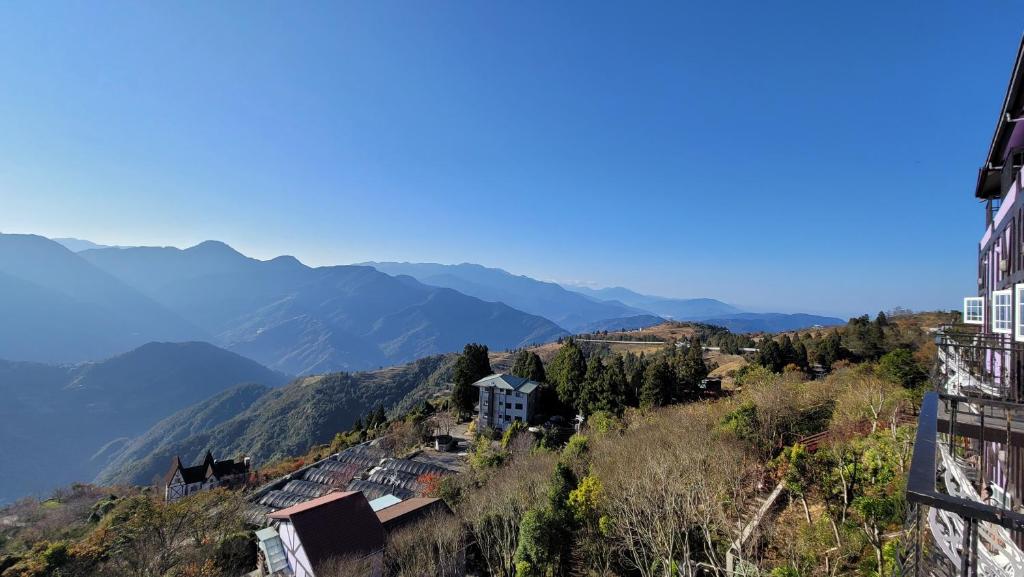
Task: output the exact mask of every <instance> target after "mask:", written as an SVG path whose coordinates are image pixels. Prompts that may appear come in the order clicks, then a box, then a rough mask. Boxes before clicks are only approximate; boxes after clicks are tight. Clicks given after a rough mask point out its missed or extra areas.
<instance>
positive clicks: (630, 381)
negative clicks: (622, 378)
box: [624, 352, 648, 407]
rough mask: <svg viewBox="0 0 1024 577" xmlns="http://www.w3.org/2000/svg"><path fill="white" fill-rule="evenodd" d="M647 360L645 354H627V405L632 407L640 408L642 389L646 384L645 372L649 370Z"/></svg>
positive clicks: (625, 364)
mask: <svg viewBox="0 0 1024 577" xmlns="http://www.w3.org/2000/svg"><path fill="white" fill-rule="evenodd" d="M647 365H648V363H647V359H646V358H644V354H643V353H640V354H639V355H634V354H633V353H631V352H629V353H626V357H625V362H624V366H625V369H626V404H627V405H628V406H630V407H638V406H640V389H641V388H642V387H643V384H644V372H645V371H646V370H647Z"/></svg>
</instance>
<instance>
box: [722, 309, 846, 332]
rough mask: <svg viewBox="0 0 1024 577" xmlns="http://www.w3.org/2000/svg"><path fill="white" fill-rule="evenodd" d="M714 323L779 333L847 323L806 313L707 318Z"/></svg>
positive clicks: (731, 329)
mask: <svg viewBox="0 0 1024 577" xmlns="http://www.w3.org/2000/svg"><path fill="white" fill-rule="evenodd" d="M702 322H706V323H708V324H712V325H718V326H720V327H725V328H727V329H729V330H730V331H732V332H734V333H758V332H762V333H778V332H783V331H792V330H796V329H806V328H810V327H813V326H818V325H820V326H823V327H831V326H838V325H843V324H846V321H844V320H842V319H840V318H837V317H825V316H820V315H809V314H804V313H794V314H785V313H736V314H733V315H728V316H724V317H718V318H711V319H705V320H704V321H702Z"/></svg>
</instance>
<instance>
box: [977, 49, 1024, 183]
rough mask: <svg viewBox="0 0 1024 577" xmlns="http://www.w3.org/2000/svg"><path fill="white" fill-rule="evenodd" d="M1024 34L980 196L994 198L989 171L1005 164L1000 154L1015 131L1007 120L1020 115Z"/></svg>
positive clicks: (984, 168)
mask: <svg viewBox="0 0 1024 577" xmlns="http://www.w3.org/2000/svg"><path fill="white" fill-rule="evenodd" d="M1022 75H1024V36H1021V40H1020V44H1019V45H1018V47H1017V58H1016V59H1015V60H1014V63H1013V72H1012V73H1011V75H1010V83H1009V84H1008V85H1007V87H1006V95H1005V96H1004V97H1003V106H1002V108H1000V109H999V118H998V119H997V120H996V128H995V131H993V133H992V142H991V143H990V144H989V147H988V154H987V155H986V156H985V165H984V166H983V167H982V169H981V174H980V175H979V177H978V185H977V188H976V189H975V193H974V195H975V196H976V197H978V198H992V196H993V194H992V189H991V188H990V187H991V184H990V183H989V179H988V178H987V176H988V174H986V173H988V172H990V171H994V170H995V167H998V166H1001V165H1002V164H1003V158H1002V156H1000V155H1001V154H1002V153H1003V152H1004V148H1005V147H1006V142H1007V141H1008V140H1009V138H1010V133H1012V132H1013V124H1014V123H1013V122H1009V121H1008V120H1007V118H1008V116H1009V117H1011V118H1016V117H1017V116H1019V115H1020V113H1021V112H1022V111H1021V106H1020V102H1019V101H1020V100H1021V84H1024V78H1022ZM998 188H999V184H998V181H997V182H996V185H995V189H996V192H997V194H998Z"/></svg>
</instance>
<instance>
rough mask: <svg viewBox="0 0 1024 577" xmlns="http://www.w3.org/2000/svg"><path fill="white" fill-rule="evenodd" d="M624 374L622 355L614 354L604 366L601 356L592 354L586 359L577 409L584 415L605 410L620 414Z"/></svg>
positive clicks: (622, 402) (624, 386)
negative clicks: (584, 374)
mask: <svg viewBox="0 0 1024 577" xmlns="http://www.w3.org/2000/svg"><path fill="white" fill-rule="evenodd" d="M625 389H626V374H625V370H624V368H623V364H622V357H620V356H617V355H616V356H615V358H613V359H612V361H611V363H610V364H609V365H607V366H605V364H604V362H602V360H601V357H599V356H597V355H594V356H592V357H590V360H589V361H587V374H586V376H585V377H584V384H583V391H582V393H581V394H580V400H579V409H580V412H582V413H583V414H584V415H590V414H593V413H595V412H598V411H606V412H608V413H611V414H614V415H621V414H622V411H623V409H624V408H625V400H626V395H625Z"/></svg>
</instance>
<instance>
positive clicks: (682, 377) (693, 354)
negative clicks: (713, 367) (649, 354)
mask: <svg viewBox="0 0 1024 577" xmlns="http://www.w3.org/2000/svg"><path fill="white" fill-rule="evenodd" d="M675 365H676V366H675V373H676V374H675V377H676V386H675V397H676V398H677V399H679V400H680V401H685V400H690V399H693V398H695V397H696V396H697V391H698V386H699V385H700V382H701V380H703V379H704V378H705V377H707V376H708V366H707V364H705V363H704V347H703V346H702V345H701V343H700V342H699V341H695V342H693V343H691V344H690V347H689V348H688V349H686V352H684V353H682V355H680V354H678V353H677V354H676V363H675Z"/></svg>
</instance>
